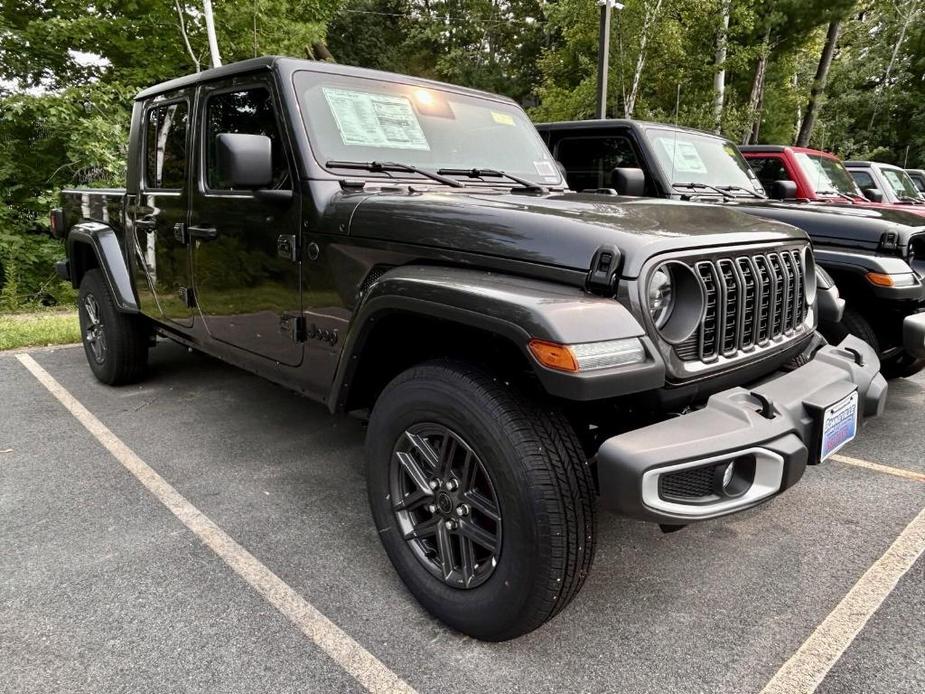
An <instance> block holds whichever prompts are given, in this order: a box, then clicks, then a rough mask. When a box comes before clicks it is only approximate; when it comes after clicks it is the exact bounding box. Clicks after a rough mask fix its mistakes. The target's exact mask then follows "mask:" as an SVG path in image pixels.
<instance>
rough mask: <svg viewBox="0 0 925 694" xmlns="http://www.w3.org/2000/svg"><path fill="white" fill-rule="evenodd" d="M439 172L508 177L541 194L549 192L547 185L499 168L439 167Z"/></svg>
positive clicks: (479, 176) (471, 175) (473, 176)
mask: <svg viewBox="0 0 925 694" xmlns="http://www.w3.org/2000/svg"><path fill="white" fill-rule="evenodd" d="M437 173H439V174H446V175H447V176H468V177H469V178H484V177H485V176H491V177H494V178H506V179H508V180H509V181H514V183H517V184H518V185H521V186H523V187H524V188H526V189H528V190H530V191H533V192H536V193H539V194H541V195H542V194H544V193H547V192H548V191H547V189H546V187H545V186H541V185H540V184H538V183H534V182H533V181H528V180H527V179H526V178H521V177H520V176H515V175H514V174H509V173H507V172H506V171H498V170H497V169H438V170H437Z"/></svg>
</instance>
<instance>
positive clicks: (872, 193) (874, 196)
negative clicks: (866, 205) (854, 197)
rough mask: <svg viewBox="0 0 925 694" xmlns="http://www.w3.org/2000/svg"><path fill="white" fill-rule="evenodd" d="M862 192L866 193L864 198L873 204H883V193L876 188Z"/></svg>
mask: <svg viewBox="0 0 925 694" xmlns="http://www.w3.org/2000/svg"><path fill="white" fill-rule="evenodd" d="M861 192H862V193H864V197H865V198H867V199H868V200H870V201H871V202H883V193H882V192H880V191H879V190H877V189H876V188H865V189H864V190H862V191H861Z"/></svg>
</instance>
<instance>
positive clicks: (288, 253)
mask: <svg viewBox="0 0 925 694" xmlns="http://www.w3.org/2000/svg"><path fill="white" fill-rule="evenodd" d="M276 255H278V256H279V257H280V258H285V259H286V260H291V261H292V262H295V261H297V260H298V259H299V244H298V243H297V242H296V236H295V234H282V235H280V236H277V237H276Z"/></svg>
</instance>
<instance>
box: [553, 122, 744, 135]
mask: <svg viewBox="0 0 925 694" xmlns="http://www.w3.org/2000/svg"><path fill="white" fill-rule="evenodd" d="M535 125H536V128H537V130H540V131H543V130H586V129H588V128H589V127H594V126H600V127H611V126H615V125H618V126H622V127H626V128H639V127H646V126H652V127H655V128H677V129H678V130H681V131H683V132H688V133H694V134H696V135H704V136H706V137H715V138H716V139H717V140H725V139H727V138H725V137H723V136H722V135H717V134H716V133H711V132H707V131H706V130H697V129H696V128H688V127H686V126H683V125H678V126H675V125H673V124H672V123H655V122H652V121H644V120H635V119H632V118H594V119H589V120H568V121H555V122H552V123H536V124H535Z"/></svg>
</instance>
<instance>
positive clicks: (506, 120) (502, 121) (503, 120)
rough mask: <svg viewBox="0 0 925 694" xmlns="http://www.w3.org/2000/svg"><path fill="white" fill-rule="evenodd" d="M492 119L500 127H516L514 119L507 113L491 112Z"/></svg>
mask: <svg viewBox="0 0 925 694" xmlns="http://www.w3.org/2000/svg"><path fill="white" fill-rule="evenodd" d="M491 119H492V120H493V121H494V122H495V123H497V124H498V125H514V117H513V116H511V115H509V114H507V113H498V112H497V111H492V112H491Z"/></svg>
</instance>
